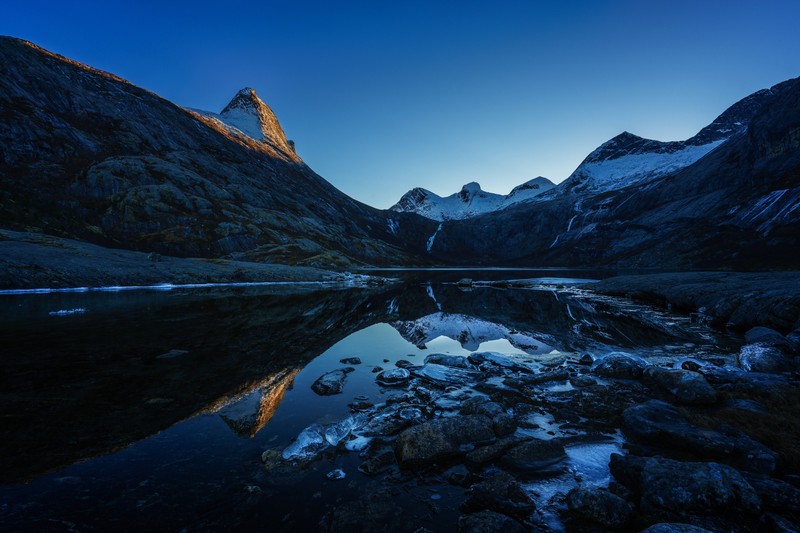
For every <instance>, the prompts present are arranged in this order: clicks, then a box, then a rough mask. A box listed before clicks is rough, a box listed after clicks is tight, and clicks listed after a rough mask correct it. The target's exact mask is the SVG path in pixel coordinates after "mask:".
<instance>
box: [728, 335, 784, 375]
mask: <svg viewBox="0 0 800 533" xmlns="http://www.w3.org/2000/svg"><path fill="white" fill-rule="evenodd" d="M736 362H737V363H739V366H741V367H742V368H743V369H744V370H747V371H748V372H788V371H791V370H793V369H794V362H793V361H792V360H791V359H790V358H789V357H788V356H787V355H786V354H785V353H784V352H783V350H781V349H780V348H778V347H776V346H771V345H769V344H764V343H762V342H757V343H755V344H746V345H744V346H742V349H741V350H740V351H739V356H738V357H737V359H736Z"/></svg>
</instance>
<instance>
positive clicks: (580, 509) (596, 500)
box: [567, 488, 633, 529]
mask: <svg viewBox="0 0 800 533" xmlns="http://www.w3.org/2000/svg"><path fill="white" fill-rule="evenodd" d="M567 505H568V506H569V509H570V510H571V511H574V512H575V513H577V514H578V515H579V516H580V517H581V518H584V519H585V520H589V521H590V522H594V523H596V524H600V525H602V526H606V527H609V528H614V529H620V528H623V527H624V526H625V525H626V524H627V523H628V522H630V520H631V516H632V515H633V506H632V505H631V504H630V503H628V502H626V501H625V500H624V499H622V498H620V497H619V496H617V495H616V494H612V493H610V492H608V491H607V490H589V489H582V488H578V489H574V490H572V491H571V492H570V493H569V494H567Z"/></svg>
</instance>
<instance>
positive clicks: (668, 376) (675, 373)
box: [643, 366, 717, 405]
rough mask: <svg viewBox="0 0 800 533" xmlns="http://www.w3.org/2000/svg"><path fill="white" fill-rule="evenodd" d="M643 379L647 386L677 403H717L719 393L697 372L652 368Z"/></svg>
mask: <svg viewBox="0 0 800 533" xmlns="http://www.w3.org/2000/svg"><path fill="white" fill-rule="evenodd" d="M643 378H644V382H645V383H646V384H647V385H649V386H650V387H652V388H653V389H655V390H656V391H657V392H659V393H661V394H662V395H663V396H665V397H666V398H667V399H669V400H671V401H674V402H677V403H682V404H688V405H698V404H699V405H702V404H710V403H714V402H716V401H717V391H715V390H714V388H713V387H712V386H711V385H709V384H708V381H706V379H705V378H704V377H703V375H702V374H699V373H697V372H692V371H690V370H681V369H676V368H660V367H657V366H650V367H647V368H645V370H644V373H643Z"/></svg>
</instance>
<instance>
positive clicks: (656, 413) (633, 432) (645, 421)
mask: <svg viewBox="0 0 800 533" xmlns="http://www.w3.org/2000/svg"><path fill="white" fill-rule="evenodd" d="M622 420H623V431H624V432H625V435H626V436H628V438H630V439H631V440H633V441H636V442H643V443H646V444H650V445H653V446H656V447H659V448H661V449H663V450H665V451H674V450H684V451H688V452H691V453H693V454H695V455H697V456H699V457H702V458H706V459H711V460H722V461H724V462H728V463H732V464H734V465H736V466H737V467H739V468H743V469H746V470H750V471H754V472H762V473H770V472H772V471H774V470H775V467H776V465H777V459H778V455H777V454H776V453H775V452H773V451H772V450H770V449H769V448H767V447H766V446H764V445H763V444H761V443H760V442H758V441H756V440H754V439H752V438H750V437H748V436H747V435H745V434H743V433H741V432H738V431H736V430H734V429H733V428H730V427H726V426H723V427H721V428H720V429H719V430H718V431H715V430H712V429H704V428H700V427H697V426H694V425H692V424H690V423H689V422H688V421H687V420H686V418H685V417H684V416H683V415H682V414H681V413H679V412H678V410H677V409H675V407H673V406H672V405H670V404H668V403H666V402H662V401H659V400H650V401H647V402H644V403H641V404H639V405H635V406H633V407H629V408H628V409H626V410H625V411H624V412H623V414H622Z"/></svg>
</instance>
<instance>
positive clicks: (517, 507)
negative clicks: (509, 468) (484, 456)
mask: <svg viewBox="0 0 800 533" xmlns="http://www.w3.org/2000/svg"><path fill="white" fill-rule="evenodd" d="M461 509H462V510H464V511H467V512H471V511H483V510H488V511H494V512H497V513H502V514H507V515H511V516H516V517H520V518H522V519H526V518H528V517H529V516H530V515H531V513H533V511H534V510H535V509H536V504H535V503H534V502H533V500H532V499H531V498H530V496H528V494H527V493H526V492H525V491H524V490H523V489H522V487H521V486H520V484H519V483H518V482H517V480H516V479H514V478H513V477H512V476H511V475H509V474H508V473H506V472H503V471H496V472H492V473H490V474H488V475H487V476H486V478H485V479H484V480H483V481H481V482H480V483H476V484H475V485H472V486H471V487H470V488H469V491H467V501H466V502H464V505H462V506H461Z"/></svg>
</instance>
